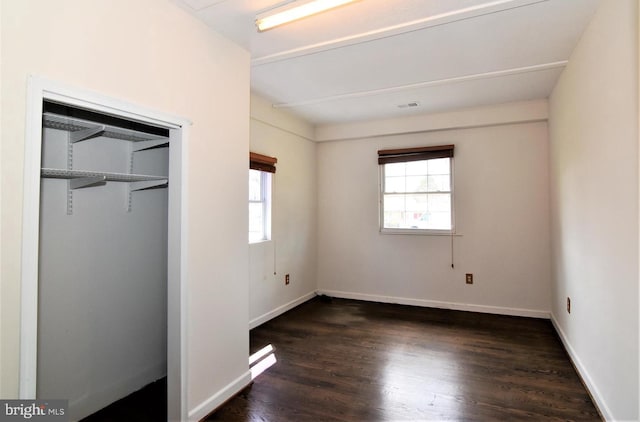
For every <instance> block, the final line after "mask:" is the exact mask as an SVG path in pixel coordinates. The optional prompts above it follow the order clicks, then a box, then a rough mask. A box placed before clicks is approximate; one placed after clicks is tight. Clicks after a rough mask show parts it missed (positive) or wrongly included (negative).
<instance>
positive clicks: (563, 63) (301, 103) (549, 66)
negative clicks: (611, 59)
mask: <svg viewBox="0 0 640 422" xmlns="http://www.w3.org/2000/svg"><path fill="white" fill-rule="evenodd" d="M567 63H568V60H560V61H556V62H550V63H542V64H537V65H532V66H525V67H516V68H511V69H503V70H496V71H491V72H484V73H476V74H471V75H464V76H457V77H453V78H446V79H436V80H432V81H424V82H417V83H412V84H406V85H398V86H394V87H389V88H381V89H372V90H364V91H357V92H350V93H346V94H337V95H331V96H327V97H321V98H313V99H309V100H302V101H293V102H285V103H277V104H273V107H274V108H296V107H302V106H307V105H314V104H320V103H326V102H330V101H336V100H344V99H349V98H361V97H369V96H373V95H380V94H388V93H393V92H399V91H404V90H408V89H417V88H428V87H432V86H440V85H449V84H454V83H460V82H468V81H474V80H482V79H491V78H497V77H501V76H511V75H518V74H522V73H532V72H541V71H545V70H550V69H556V68H561V67H562V68H563V67H565V66H566V65H567Z"/></svg>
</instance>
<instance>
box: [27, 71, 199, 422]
mask: <svg viewBox="0 0 640 422" xmlns="http://www.w3.org/2000/svg"><path fill="white" fill-rule="evenodd" d="M30 88H31V89H30V97H29V105H28V117H27V120H28V121H27V125H28V131H27V132H28V133H27V140H26V141H27V148H26V151H25V153H26V154H25V206H24V214H25V215H24V220H23V232H24V233H23V239H24V240H23V242H24V243H23V280H22V306H23V309H22V335H21V367H20V396H21V398H23V399H33V398H38V399H54V398H57V399H66V400H68V416H69V418H70V420H79V419H82V418H85V417H87V416H89V415H92V414H94V413H96V412H97V411H99V410H101V409H103V408H105V407H106V406H108V405H110V404H111V403H114V402H116V401H118V400H120V399H123V398H124V397H127V396H129V395H130V394H132V393H134V392H136V391H138V390H140V389H142V388H144V387H146V386H148V385H153V386H154V387H153V390H154V391H156V392H157V391H158V386H159V385H160V386H162V387H161V388H162V390H165V389H166V391H167V395H166V397H167V400H166V406H165V404H164V403H161V402H156V403H155V405H156V406H164V409H162V410H166V411H162V410H161V411H160V412H159V413H158V411H157V410H156V411H154V416H155V417H157V415H162V418H165V417H166V418H168V419H169V420H174V419H183V418H184V417H185V407H186V403H185V402H184V401H185V400H184V397H185V394H184V392H185V380H186V378H185V373H186V372H185V369H186V364H185V359H186V353H184V350H185V342H184V332H185V330H184V325H185V323H186V322H185V318H184V317H183V312H184V311H185V307H184V306H183V301H184V297H185V295H184V272H185V271H186V268H185V259H184V241H185V237H184V232H185V227H184V226H185V222H184V218H183V216H184V215H185V213H184V212H183V204H184V192H183V189H182V186H183V183H184V177H183V173H182V171H183V157H184V151H183V148H184V138H185V126H186V125H187V124H188V122H186V121H184V120H181V119H178V118H173V117H167V116H164V115H160V114H158V113H156V112H153V111H149V110H145V109H142V108H140V107H137V106H134V105H130V104H125V103H123V102H121V101H119V100H112V99H109V98H105V97H100V96H97V95H95V94H90V93H83V92H79V91H76V90H72V89H68V88H61V87H59V86H57V85H53V84H50V83H48V82H46V81H42V80H39V79H32V80H31V81H30ZM165 382H166V384H165ZM165 385H166V387H165ZM160 392H161V393H162V392H163V391H160ZM163 398H164V395H163V394H160V396H159V399H160V401H162V400H163ZM165 415H166V416H165Z"/></svg>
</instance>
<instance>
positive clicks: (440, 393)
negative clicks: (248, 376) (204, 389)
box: [206, 298, 600, 422]
mask: <svg viewBox="0 0 640 422" xmlns="http://www.w3.org/2000/svg"><path fill="white" fill-rule="evenodd" d="M268 344H272V345H273V346H274V347H275V348H276V351H275V356H276V359H277V363H275V364H274V365H273V366H271V367H270V368H269V369H267V370H266V371H265V372H264V373H263V374H262V375H260V376H258V377H257V378H256V379H255V381H254V382H253V384H252V385H251V386H250V387H248V388H247V389H245V390H244V391H242V392H241V393H240V394H239V395H237V396H236V397H234V398H233V399H231V400H230V401H228V402H227V403H226V404H225V405H223V406H222V407H221V408H219V409H218V410H217V411H216V412H215V413H213V414H211V415H209V417H208V418H207V419H206V420H207V421H271V422H281V421H409V420H456V421H458V420H465V421H475V420H477V421H494V420H507V421H513V420H524V419H527V420H535V421H538V420H576V421H593V420H600V418H599V416H598V413H597V412H596V409H595V407H594V405H593V404H592V402H591V399H590V398H589V395H588V394H587V392H586V390H585V388H584V387H583V386H582V384H581V383H580V380H579V379H578V376H577V374H576V372H575V370H574V369H573V367H572V366H571V363H570V361H569V358H568V356H567V354H566V352H565V351H564V349H563V347H562V345H561V343H560V341H559V339H558V338H557V335H556V333H555V331H554V329H553V327H552V325H551V323H550V322H549V321H547V320H539V319H530V318H518V317H508V316H497V315H487V314H477V313H470V312H458V311H447V310H437V309H428V308H418V307H410V306H401V305H387V304H376V303H368V302H360V301H351V300H340V299H328V298H316V299H313V300H311V301H309V302H307V303H305V304H303V305H301V306H299V307H297V308H295V309H293V310H292V311H290V312H287V313H286V314H284V315H282V316H280V317H278V318H276V319H274V320H272V321H270V322H268V323H266V324H263V325H262V326H260V327H258V328H256V329H254V330H252V331H251V352H252V353H253V352H255V351H257V350H259V349H261V348H262V347H264V346H266V345H268Z"/></svg>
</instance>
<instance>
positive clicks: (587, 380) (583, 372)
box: [551, 313, 614, 421]
mask: <svg viewBox="0 0 640 422" xmlns="http://www.w3.org/2000/svg"><path fill="white" fill-rule="evenodd" d="M551 323H552V324H553V327H554V328H555V329H556V332H557V333H558V337H560V341H562V344H563V345H564V348H565V350H566V351H567V353H568V354H569V357H570V358H571V362H572V363H573V366H574V367H575V368H576V371H577V372H578V375H579V376H580V378H582V382H583V384H584V385H585V387H586V388H587V391H588V392H589V395H590V396H591V398H592V399H593V401H594V402H595V405H596V407H597V408H598V411H599V412H600V415H601V416H602V417H603V418H604V420H606V421H613V420H614V418H613V415H612V414H611V410H610V409H609V407H608V406H607V404H606V403H605V402H604V400H603V399H602V394H600V391H599V390H598V387H596V385H595V383H594V382H593V379H592V378H591V376H590V375H589V371H587V368H586V367H585V366H584V365H583V364H582V361H581V360H580V358H579V357H578V355H577V354H576V351H575V350H574V348H573V347H572V346H571V343H569V339H568V338H567V336H566V334H565V333H564V331H562V328H561V327H560V324H558V321H557V320H556V318H555V316H554V315H553V313H551Z"/></svg>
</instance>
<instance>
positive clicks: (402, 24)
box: [176, 0, 600, 125]
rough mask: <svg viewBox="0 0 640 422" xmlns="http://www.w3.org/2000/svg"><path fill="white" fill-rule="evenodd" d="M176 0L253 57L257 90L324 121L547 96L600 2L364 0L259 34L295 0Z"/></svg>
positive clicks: (279, 103) (308, 117) (318, 121)
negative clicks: (260, 21) (267, 14)
mask: <svg viewBox="0 0 640 422" xmlns="http://www.w3.org/2000/svg"><path fill="white" fill-rule="evenodd" d="M176 1H178V3H181V5H182V6H183V7H184V8H186V9H187V10H189V11H190V12H191V13H193V14H194V15H195V16H197V17H198V18H199V19H201V20H203V21H204V22H206V23H207V25H209V26H210V27H211V28H213V29H214V30H215V31H217V32H218V33H220V34H222V35H223V36H225V37H227V38H229V39H231V40H232V41H234V42H236V43H237V44H239V45H241V46H243V47H244V48H246V49H247V50H249V51H250V52H251V88H252V90H253V91H254V92H256V93H258V94H260V95H261V96H263V97H264V98H266V99H267V100H269V101H271V102H272V104H273V106H274V107H276V108H281V109H285V110H288V111H290V112H292V113H294V114H297V115H299V116H301V117H303V118H304V119H306V120H308V121H309V122H311V123H313V124H318V125H320V124H329V123H344V122H352V121H359V120H370V119H380V118H390V117H399V116H405V115H413V114H423V113H433V112H439V111H446V110H452V109H459V108H467V107H474V106H480V105H487V104H499V103H505V102H511V101H523V100H532V99H540V98H546V97H547V96H548V95H549V94H550V92H551V90H552V88H553V86H554V84H555V81H556V80H557V78H558V76H559V75H560V73H561V72H562V70H563V68H564V67H565V66H566V64H567V60H568V59H569V56H570V54H571V52H572V50H573V47H574V46H575V45H576V43H577V41H578V40H579V39H580V36H581V34H582V32H583V30H584V29H585V27H586V25H587V24H588V22H589V20H590V18H591V16H592V15H593V13H594V12H595V9H596V7H597V6H598V3H599V2H600V0H494V1H489V0H359V1H357V2H355V3H352V4H349V5H346V6H342V7H339V8H337V9H334V10H331V11H328V12H324V13H322V14H319V15H316V16H313V17H310V18H306V19H303V20H300V21H297V22H293V23H290V24H287V25H284V26H281V27H278V28H275V29H272V30H269V31H265V32H262V33H259V32H257V31H256V28H255V25H254V19H255V16H256V15H257V14H259V13H261V12H264V11H266V10H269V9H271V8H274V7H277V6H279V5H281V4H283V3H289V2H290V1H282V0H176ZM410 103H415V104H417V105H413V104H412V105H411V106H408V104H410Z"/></svg>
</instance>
